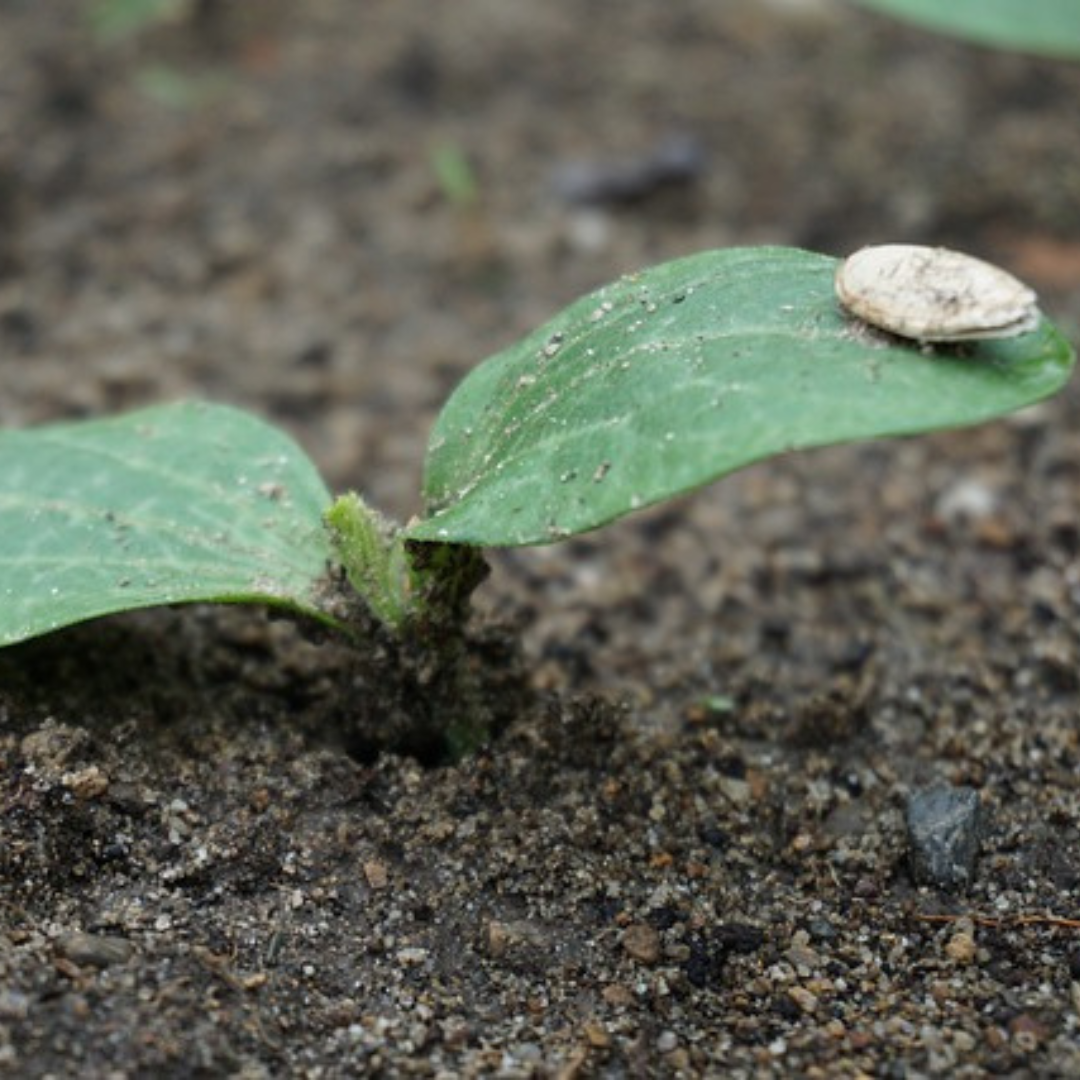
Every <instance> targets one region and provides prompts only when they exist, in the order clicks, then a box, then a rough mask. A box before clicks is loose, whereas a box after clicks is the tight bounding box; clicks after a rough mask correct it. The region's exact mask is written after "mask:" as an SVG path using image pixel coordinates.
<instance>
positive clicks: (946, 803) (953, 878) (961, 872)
mask: <svg viewBox="0 0 1080 1080" xmlns="http://www.w3.org/2000/svg"><path fill="white" fill-rule="evenodd" d="M906 823H907V831H908V843H909V844H910V852H911V871H912V875H913V876H914V878H915V882H916V884H918V885H930V886H933V887H935V888H939V889H961V888H965V887H967V886H968V885H970V884H971V882H972V880H973V879H974V876H975V860H976V859H977V858H978V855H979V844H980V842H981V840H982V810H981V804H980V802H979V793H978V792H977V791H975V790H974V789H973V788H967V787H958V788H949V787H934V788H923V789H921V790H919V791H914V792H912V793H911V795H910V796H909V798H908V803H907V813H906Z"/></svg>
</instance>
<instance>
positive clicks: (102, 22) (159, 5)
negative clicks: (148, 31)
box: [90, 0, 183, 41]
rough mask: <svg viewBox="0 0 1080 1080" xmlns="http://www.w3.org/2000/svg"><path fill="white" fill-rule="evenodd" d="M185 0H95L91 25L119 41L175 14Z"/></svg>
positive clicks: (105, 37)
mask: <svg viewBox="0 0 1080 1080" xmlns="http://www.w3.org/2000/svg"><path fill="white" fill-rule="evenodd" d="M182 10H183V0H96V2H95V3H94V4H93V6H92V7H91V8H90V25H91V26H92V27H93V30H94V33H95V34H97V36H98V37H99V38H100V39H101V40H102V41H120V40H121V39H123V38H127V37H131V36H132V35H134V34H137V33H139V31H141V30H143V29H145V28H146V27H148V26H152V25H153V24H155V23H160V22H164V21H165V20H167V19H172V18H176V17H177V16H178V15H179V14H180V13H181V11H182Z"/></svg>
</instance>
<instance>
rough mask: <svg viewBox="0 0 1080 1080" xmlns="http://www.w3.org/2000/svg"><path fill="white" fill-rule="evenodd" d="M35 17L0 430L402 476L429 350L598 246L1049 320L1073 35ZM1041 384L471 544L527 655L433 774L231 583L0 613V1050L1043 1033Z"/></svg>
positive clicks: (22, 53)
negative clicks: (117, 614) (1029, 306)
mask: <svg viewBox="0 0 1080 1080" xmlns="http://www.w3.org/2000/svg"><path fill="white" fill-rule="evenodd" d="M88 7H89V4H87V3H74V2H62V0H54V2H53V3H50V4H39V3H33V2H28V0H8V2H7V3H3V4H0V423H3V424H4V425H6V426H23V425H29V424H32V423H38V422H42V421H46V420H50V419H55V418H60V417H74V416H89V415H95V416H96V415H100V414H106V413H110V412H114V411H117V410H120V409H124V408H128V407H133V406H136V405H140V404H144V403H149V402H155V401H160V400H167V399H172V398H177V397H183V396H194V397H205V398H210V399H214V400H219V401H230V402H234V403H238V404H241V405H243V406H245V407H247V408H249V409H252V410H254V411H256V412H258V413H260V414H262V415H264V416H267V417H269V418H271V419H273V420H275V421H276V422H279V423H281V424H282V425H284V426H285V427H287V428H288V429H289V430H291V431H292V432H293V433H294V434H295V435H296V437H297V438H298V439H299V440H300V441H301V442H302V443H303V444H304V445H305V446H306V447H307V448H308V450H309V451H310V453H311V454H312V456H313V457H314V459H315V460H316V461H317V462H319V464H320V466H321V467H322V468H323V470H324V471H325V473H326V475H327V476H328V478H329V479H330V481H331V483H332V485H333V486H335V487H337V488H344V487H348V486H353V487H357V488H361V489H362V490H363V491H364V493H365V495H366V496H367V497H368V498H369V499H370V500H371V501H372V502H373V503H375V504H376V505H378V506H380V507H381V508H382V509H384V510H385V511H387V512H389V513H391V514H394V515H395V516H397V517H399V518H405V517H407V516H408V515H409V514H410V513H412V512H414V511H415V509H416V494H415V493H416V491H417V489H418V476H419V470H420V463H421V460H422V454H423V448H424V440H425V434H426V431H427V429H428V426H429V423H430V421H431V419H432V417H433V415H434V413H435V411H436V410H437V408H438V406H439V404H440V402H441V401H442V400H443V399H444V398H445V396H446V394H447V392H448V390H449V389H450V388H451V387H452V386H453V384H454V383H455V382H456V381H457V380H458V379H459V378H460V377H461V376H462V375H463V374H464V373H465V372H466V371H467V370H468V369H469V368H470V367H471V366H472V365H473V364H474V363H476V362H477V361H478V360H479V359H480V358H482V357H483V356H484V355H487V354H489V353H491V352H493V351H495V350H496V349H498V348H499V347H501V346H502V345H504V344H507V343H508V342H510V341H512V340H513V339H514V338H515V337H516V336H517V335H519V334H520V333H522V332H524V331H525V330H527V329H530V328H531V327H533V326H534V325H536V324H537V323H538V322H540V321H541V320H543V319H544V318H546V317H547V316H549V315H550V314H552V313H553V312H554V311H555V310H556V309H557V308H558V307H560V306H561V305H562V304H563V303H565V302H567V301H569V300H570V299H572V298H573V297H574V296H576V295H577V294H579V293H581V292H583V291H584V290H586V289H588V288H590V287H593V286H595V285H598V284H600V283H602V282H604V281H606V280H609V279H611V278H613V277H615V276H617V275H618V274H620V273H622V272H624V271H627V270H631V269H634V268H636V267H638V266H641V265H643V264H646V263H649V262H654V261H658V260H660V259H663V258H668V257H674V256H676V255H679V254H684V253H688V252H690V251H694V250H699V249H702V248H707V247H713V246H724V245H729V244H742V243H760V242H778V243H784V244H793V245H800V246H806V247H812V248H815V249H819V250H824V251H828V252H831V253H837V254H839V253H844V252H846V251H849V250H852V249H854V248H856V247H858V246H859V245H860V244H863V243H869V242H881V241H886V240H911V241H923V242H934V243H938V242H940V243H945V244H948V245H950V246H954V247H959V248H961V249H963V250H968V251H972V252H973V253H976V254H981V255H984V256H987V257H989V258H991V259H994V260H995V261H997V262H1000V263H1003V264H1005V265H1007V266H1008V267H1009V268H1010V269H1012V270H1014V271H1015V272H1017V273H1018V274H1020V275H1021V276H1022V277H1024V278H1026V279H1027V280H1029V281H1030V282H1031V284H1032V285H1033V286H1034V287H1036V288H1037V289H1038V290H1039V291H1040V294H1041V296H1042V300H1043V305H1044V307H1045V309H1046V310H1047V311H1048V312H1050V313H1051V314H1052V315H1054V316H1055V318H1057V319H1058V321H1059V322H1060V323H1061V324H1062V325H1063V326H1064V327H1066V328H1067V329H1069V330H1070V331H1071V332H1073V333H1074V336H1075V331H1076V329H1077V326H1078V325H1080V289H1078V286H1077V282H1078V280H1080V209H1078V207H1080V198H1078V195H1080V140H1078V139H1077V137H1076V115H1077V114H1076V102H1077V100H1078V99H1080V65H1078V66H1070V65H1068V64H1066V63H1063V62H1055V61H1049V60H1042V59H1037V58H1030V57H1021V56H1011V55H1007V54H1004V53H995V52H990V51H985V50H980V49H976V48H972V47H967V46H964V45H962V44H958V43H954V42H948V41H942V40H938V39H935V38H932V37H931V36H929V35H925V34H922V33H919V32H917V31H915V30H907V29H904V28H902V27H900V26H898V25H897V24H894V23H892V22H888V21H886V20H884V19H878V18H874V17H872V16H870V15H866V14H863V13H860V12H859V11H857V10H854V9H851V8H848V7H845V6H843V5H842V4H840V3H833V2H825V0H817V2H810V0H804V2H802V3H795V2H794V0H788V2H786V3H780V2H778V0H774V2H770V3H764V2H761V0H757V2H750V0H745V2H738V0H728V2H726V3H716V2H715V0H709V2H706V0H684V2H682V3H673V4H663V5H661V4H657V3H655V2H653V0H589V2H585V0H578V2H571V0H566V2H564V3H558V4H555V3H543V4H541V3H535V4H513V3H507V2H506V0H456V2H455V3H453V4H439V3H430V2H420V0H394V2H389V0H384V2H377V0H369V2H367V3H364V4H362V5H357V4H350V3H345V2H344V0H323V2H321V3H318V4H311V5H300V4H296V5H291V4H284V3H277V2H274V0H246V2H245V3H243V4H240V3H235V4H228V3H224V2H219V3H213V2H203V3H195V2H192V3H189V4H187V5H186V6H185V7H183V8H182V11H181V17H180V18H179V19H178V20H177V21H175V22H173V23H170V24H168V25H165V26H162V27H159V28H156V29H152V30H151V31H149V32H147V33H144V34H143V35H141V36H140V37H138V38H137V39H135V40H134V41H133V42H128V43H120V44H112V45H110V44H106V43H104V42H102V41H100V40H97V39H95V38H94V37H93V36H92V35H91V34H90V33H89V32H88V31H87V29H86V25H85V21H84V15H85V12H86V9H87V8H88ZM163 69H164V72H165V75H166V76H167V77H169V78H172V80H173V81H172V83H171V84H170V85H172V86H174V87H175V86H176V80H177V77H179V78H180V79H181V82H180V90H181V91H182V92H183V94H185V95H186V96H187V98H188V99H189V100H188V102H187V104H186V105H185V106H183V107H176V106H168V105H165V104H163V103H161V102H160V101H159V100H156V99H155V98H154V97H153V95H152V94H151V93H149V92H148V90H147V86H148V85H150V84H153V85H156V86H157V87H158V92H159V93H160V89H161V87H162V86H163V85H164V84H163V80H162V78H161V71H162V70H163ZM155 77H156V79H157V81H156V83H155V82H154V79H155ZM672 140H682V142H681V143H680V142H678V141H676V142H674V143H673V142H672ZM673 145H675V146H677V147H680V148H681V149H680V154H681V156H679V155H676V157H677V160H676V161H675V167H673V166H672V160H671V153H670V148H671V147H672V146H673ZM453 153H460V154H463V155H465V157H466V158H467V160H468V161H469V162H470V163H471V166H472V170H473V172H474V175H475V181H476V186H477V196H476V198H475V200H472V201H470V200H469V199H468V198H467V192H458V193H455V189H454V188H453V187H452V186H447V184H446V182H445V181H444V182H443V183H440V181H439V180H438V178H437V170H436V164H437V162H439V161H446V160H447V159H448V156H450V155H452V154H453ZM665 155H666V156H665ZM594 166H597V167H600V172H599V174H597V173H594V172H593V171H592V169H593V167H594ZM583 167H587V168H586V169H585V171H584V173H583ZM613 167H614V168H615V169H616V173H615V175H614V178H612V176H611V169H612V168H613ZM583 175H584V177H585V182H584V186H582V185H583V181H582V176H583ZM628 176H629V180H627V177H628ZM571 199H572V200H575V201H569V200H571ZM582 200H584V201H582ZM1078 423H1080V393H1078V392H1077V391H1076V390H1075V388H1074V389H1071V390H1069V391H1067V392H1066V393H1065V394H1063V395H1061V396H1060V397H1059V398H1058V399H1057V400H1055V401H1054V402H1052V403H1049V404H1046V405H1043V406H1040V407H1038V408H1036V409H1034V410H1031V411H1029V412H1027V413H1026V414H1024V415H1022V416H1020V417H1017V418H1016V419H1014V420H1012V421H1008V422H1003V423H998V424H995V425H990V426H987V427H985V428H981V429H978V430H973V431H969V432H962V433H958V434H954V435H948V436H940V437H934V438H926V439H921V440H917V441H911V442H903V443H893V444H874V445H869V446H862V447H854V448H850V449H841V450H833V451H828V452H822V453H816V454H813V455H809V456H805V457H802V458H798V459H792V460H785V461H781V462H776V463H772V464H769V465H765V466H761V467H758V468H755V469H752V470H749V471H747V472H745V473H742V474H740V475H739V476H736V477H733V478H732V479H731V480H729V481H726V482H725V483H724V484H722V485H720V486H718V487H716V488H713V489H710V490H708V491H706V492H703V493H701V494H700V495H698V496H696V497H694V498H692V499H688V500H684V501H682V502H680V503H678V504H676V505H673V506H669V507H667V508H664V509H660V510H658V511H653V512H651V513H649V514H646V515H643V516H639V517H637V518H632V519H630V520H628V521H627V522H624V523H623V524H620V525H618V526H616V527H613V528H610V529H608V530H605V531H604V532H602V533H599V534H595V535H593V536H590V537H588V538H585V539H583V540H579V541H574V542H571V543H567V544H563V545H559V546H555V547H552V548H548V549H542V550H531V551H530V550H523V551H519V552H514V553H512V554H507V555H500V556H497V557H496V558H495V559H494V562H495V566H494V574H493V576H492V579H491V580H490V581H489V582H488V583H487V584H486V585H485V586H484V587H483V588H482V589H481V591H480V593H479V594H478V603H479V607H480V609H481V611H480V615H479V619H480V622H481V623H482V624H483V625H486V626H488V627H489V629H488V631H487V633H488V635H489V640H490V641H492V642H494V643H495V645H497V647H498V648H506V649H508V648H510V646H511V645H512V643H513V642H514V641H516V640H519V641H520V642H521V646H522V648H523V650H524V658H525V665H526V670H527V671H528V675H529V680H530V684H531V696H530V697H529V699H528V703H523V704H522V706H521V707H520V709H518V710H515V716H514V718H513V719H512V721H511V723H510V724H509V726H508V728H507V730H506V731H505V732H504V733H503V735H502V736H501V737H500V738H499V739H498V740H496V741H495V742H494V743H493V744H492V745H490V747H489V748H487V749H486V750H485V751H483V752H481V753H479V754H477V755H475V756H474V757H472V758H470V759H468V760H466V761H464V762H463V763H462V764H460V765H457V766H453V767H442V768H430V767H425V766H424V765H422V764H420V763H419V762H417V761H416V760H415V759H412V758H409V757H406V756H400V755H399V756H393V755H388V754H382V755H381V756H378V757H374V755H373V754H372V753H371V752H370V749H371V743H370V742H365V741H364V738H363V736H362V734H359V735H358V733H357V732H358V725H362V722H364V721H363V718H365V717H366V718H367V721H366V722H367V723H369V724H371V723H372V722H374V723H376V724H377V722H378V714H379V711H380V708H381V704H380V703H381V702H382V701H383V698H382V697H381V696H380V695H381V693H382V689H383V688H382V687H381V686H380V684H379V682H378V679H377V678H374V677H372V676H371V675H370V668H369V674H368V675H366V676H360V675H358V673H357V667H356V664H355V661H354V659H353V658H352V657H351V656H350V655H349V653H348V651H347V650H345V649H344V648H343V647H341V646H340V645H337V644H334V643H333V642H325V643H319V642H316V641H312V640H310V639H309V638H308V637H307V636H306V633H305V631H304V630H303V628H297V627H295V626H293V625H292V624H290V623H285V622H280V621H271V620H269V619H268V618H267V617H266V616H265V615H264V614H263V613H261V612H259V611H255V610H250V611H249V610H241V609H229V610H218V609H203V608H188V609H181V610H176V611H152V612H145V613H141V614H138V615H133V616H129V617H121V618H114V619H109V620H104V621H102V622H100V623H95V624H91V625H87V626H83V627H77V628H74V629H72V630H69V631H67V632H64V633H62V634H57V635H55V636H53V637H51V638H46V639H42V640H39V641H36V642H33V643H30V644H27V645H23V646H20V647H18V648H13V649H9V650H7V651H6V652H5V653H3V654H0V830H2V831H0V1071H3V1072H6V1073H7V1074H9V1075H12V1076H20V1077H39V1076H42V1077H43V1076H55V1077H67V1076H79V1077H111V1078H119V1077H143V1076H157V1077H191V1076H243V1077H249V1078H254V1077H269V1076H275V1077H276V1076H307V1077H339V1076H357V1075H385V1076H407V1075H418V1076H442V1077H452V1076H475V1075H493V1076H501V1077H519V1076H520V1077H525V1076H534V1075H536V1076H552V1077H564V1078H570V1077H575V1076H610V1077H620V1076H649V1075H655V1076H701V1075H712V1076H721V1075H723V1076H768V1075H784V1076H792V1075H801V1076H858V1075H873V1076H886V1077H903V1076H912V1077H913V1076H928V1075H946V1074H947V1075H950V1076H961V1077H963V1076H968V1077H974V1076H982V1075H987V1074H1003V1075H1009V1076H1066V1075H1070V1076H1075V1075H1078V1074H1080V929H1078V928H1077V924H1076V923H1070V922H1068V921H1067V920H1068V919H1070V918H1072V919H1075V918H1077V917H1078V916H1080V785H1078V767H1080V724H1078V690H1080V675H1078V671H1080V657H1078V653H1080V639H1078V626H1080V527H1078V523H1077V507H1078V505H1080V435H1078V434H1077V431H1078ZM0 543H2V538H0ZM491 627H495V629H491ZM493 647H495V646H493ZM491 662H492V663H493V664H495V665H496V666H498V664H497V663H496V661H494V660H492V661H491ZM358 718H360V719H358ZM930 783H946V784H953V785H966V786H970V787H974V788H976V789H977V790H978V791H979V793H980V795H981V798H982V801H983V806H984V809H985V812H986V816H987V820H988V826H987V831H986V835H985V838H984V841H983V847H982V855H981V859H980V861H979V863H978V867H977V872H976V878H975V881H974V884H973V885H972V887H971V888H970V890H969V891H968V892H966V893H958V894H949V893H939V892H936V891H934V890H932V889H927V888H922V889H920V888H916V886H915V885H914V884H913V882H912V880H911V877H910V873H909V869H908V852H907V843H906V839H905V833H904V827H903V807H904V802H905V798H906V796H907V794H908V793H909V792H910V791H912V790H913V789H914V788H916V787H919V786H923V785H926V784H930Z"/></svg>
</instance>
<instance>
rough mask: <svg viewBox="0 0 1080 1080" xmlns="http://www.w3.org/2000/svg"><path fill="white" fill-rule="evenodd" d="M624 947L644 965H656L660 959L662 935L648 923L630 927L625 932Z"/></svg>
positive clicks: (635, 924)
mask: <svg viewBox="0 0 1080 1080" xmlns="http://www.w3.org/2000/svg"><path fill="white" fill-rule="evenodd" d="M622 946H623V948H624V949H625V950H626V952H627V953H628V954H629V955H630V956H632V957H633V958H634V959H635V960H638V961H640V962H641V963H643V964H655V963H656V961H657V960H659V959H660V935H659V934H658V933H657V932H656V931H655V930H654V929H653V928H652V927H651V926H648V925H647V924H646V923H634V924H633V925H631V926H628V927H627V928H626V929H625V930H624V931H623V938H622Z"/></svg>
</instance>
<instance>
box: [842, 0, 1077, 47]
mask: <svg viewBox="0 0 1080 1080" xmlns="http://www.w3.org/2000/svg"><path fill="white" fill-rule="evenodd" d="M857 2H858V3H860V4H862V5H863V7H869V8H875V9H876V10H878V11H884V12H885V13H886V14H889V15H895V16H896V17H897V18H901V19H908V20H910V21H911V22H914V23H919V24H920V25H921V26H925V27H927V28H929V29H931V30H937V31H940V32H941V33H944V34H954V35H956V36H957V37H962V38H967V39H969V40H971V41H978V42H981V43H983V44H985V45H996V46H998V47H999V48H1003V49H1022V50H1025V51H1028V52H1037V53H1048V54H1049V55H1051V56H1072V57H1080V0H857Z"/></svg>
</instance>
